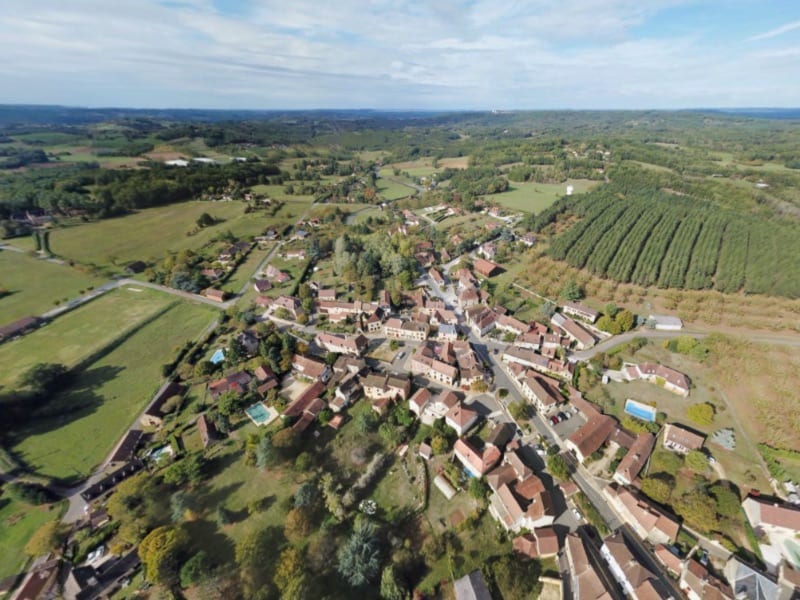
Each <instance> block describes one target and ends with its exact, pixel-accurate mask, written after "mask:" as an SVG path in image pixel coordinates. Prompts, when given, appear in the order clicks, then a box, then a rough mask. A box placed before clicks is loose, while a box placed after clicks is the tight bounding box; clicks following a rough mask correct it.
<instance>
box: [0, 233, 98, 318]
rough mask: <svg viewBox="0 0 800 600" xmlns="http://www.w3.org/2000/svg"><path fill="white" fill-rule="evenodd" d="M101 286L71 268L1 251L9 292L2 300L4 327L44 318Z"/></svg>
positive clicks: (3, 283)
mask: <svg viewBox="0 0 800 600" xmlns="http://www.w3.org/2000/svg"><path fill="white" fill-rule="evenodd" d="M13 242H14V241H13V240H12V243H13ZM100 283H102V280H101V279H97V278H96V277H92V276H91V275H87V274H84V273H81V272H80V271H77V270H76V269H73V268H70V267H68V266H62V265H57V264H54V263H51V262H48V261H46V260H40V259H38V258H33V257H32V256H28V255H27V254H22V253H20V252H11V251H9V250H4V251H0V288H4V289H6V290H8V292H9V295H7V296H3V297H2V298H0V324H3V325H5V324H7V323H10V322H11V321H15V320H16V319H19V318H21V317H27V316H30V315H37V314H41V313H43V312H45V311H47V310H49V309H51V308H53V306H54V305H55V301H56V300H63V299H64V298H74V297H75V296H78V295H80V292H81V291H85V290H86V289H87V288H88V287H90V286H96V285H98V284H100Z"/></svg>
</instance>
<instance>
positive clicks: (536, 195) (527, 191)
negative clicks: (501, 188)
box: [487, 179, 597, 213]
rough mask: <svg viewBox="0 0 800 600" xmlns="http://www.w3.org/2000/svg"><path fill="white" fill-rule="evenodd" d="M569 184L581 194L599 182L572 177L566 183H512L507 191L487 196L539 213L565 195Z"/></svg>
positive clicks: (500, 202) (514, 206)
mask: <svg viewBox="0 0 800 600" xmlns="http://www.w3.org/2000/svg"><path fill="white" fill-rule="evenodd" d="M568 185H571V186H573V187H574V188H575V191H574V192H573V193H575V194H580V193H583V192H585V191H587V190H589V189H590V188H592V187H593V186H594V185H597V182H596V181H590V180H588V179H571V180H569V181H567V182H566V183H511V185H510V187H509V188H508V191H507V192H503V193H501V194H491V195H489V196H487V198H489V199H490V200H492V201H494V202H497V203H498V204H500V205H501V206H505V207H506V208H510V209H511V210H521V211H523V212H533V213H538V212H539V211H542V210H544V209H545V208H547V207H548V206H550V205H551V204H552V203H553V202H555V201H556V200H558V199H559V198H561V197H562V196H564V195H565V194H566V193H567V186H568Z"/></svg>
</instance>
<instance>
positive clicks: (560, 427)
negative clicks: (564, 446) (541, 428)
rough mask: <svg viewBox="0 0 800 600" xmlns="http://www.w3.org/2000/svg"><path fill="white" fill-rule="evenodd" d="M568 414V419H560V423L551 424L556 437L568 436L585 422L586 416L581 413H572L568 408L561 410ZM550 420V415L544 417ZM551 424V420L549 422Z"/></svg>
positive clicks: (565, 437)
mask: <svg viewBox="0 0 800 600" xmlns="http://www.w3.org/2000/svg"><path fill="white" fill-rule="evenodd" d="M563 412H564V413H566V414H567V415H568V416H569V419H566V420H562V421H561V422H560V423H558V424H556V425H553V429H555V431H556V433H557V434H558V437H560V438H561V439H562V440H565V439H567V438H569V437H570V436H571V435H572V434H573V433H575V432H576V431H578V429H580V428H581V427H583V425H584V424H585V423H586V417H584V416H583V415H582V414H581V413H578V414H573V413H572V412H571V411H570V410H569V409H568V408H565V409H564V410H563ZM544 418H545V419H547V420H548V422H550V417H544ZM550 424H551V425H552V422H550Z"/></svg>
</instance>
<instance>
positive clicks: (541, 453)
mask: <svg viewBox="0 0 800 600" xmlns="http://www.w3.org/2000/svg"><path fill="white" fill-rule="evenodd" d="M533 449H534V450H536V454H538V455H539V456H547V451H546V450H545V449H544V448H542V447H541V446H539V445H536V446H534V447H533Z"/></svg>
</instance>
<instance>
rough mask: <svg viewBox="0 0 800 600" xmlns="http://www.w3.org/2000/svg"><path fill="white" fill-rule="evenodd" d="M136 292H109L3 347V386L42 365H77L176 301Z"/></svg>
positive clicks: (0, 352)
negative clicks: (47, 363)
mask: <svg viewBox="0 0 800 600" xmlns="http://www.w3.org/2000/svg"><path fill="white" fill-rule="evenodd" d="M60 268H62V269H63V268H64V267H60ZM133 289H138V288H133ZM133 289H132V288H123V289H119V290H114V291H111V292H108V293H107V294H105V295H103V296H101V297H99V298H97V299H96V300H92V301H91V302H89V303H88V304H85V305H84V306H82V307H80V308H77V309H75V310H74V311H72V312H69V313H67V314H65V315H62V316H61V317H59V318H57V319H56V320H55V321H53V322H52V323H49V324H48V325H46V326H44V327H42V328H40V329H38V330H37V331H34V332H32V333H30V334H28V335H26V336H24V337H21V338H20V339H18V340H13V341H10V342H6V343H5V344H2V345H0V362H2V364H3V370H2V373H0V386H2V387H6V386H12V385H13V384H14V383H15V382H16V380H17V378H18V377H19V376H20V375H22V374H23V373H24V372H25V371H27V370H28V369H29V368H31V367H32V366H33V365H35V364H37V363H40V362H49V363H61V364H64V365H66V366H68V367H72V366H75V365H76V364H78V363H79V362H80V361H81V360H83V359H84V358H86V357H87V356H89V355H91V354H92V353H94V352H97V351H98V350H100V349H101V348H103V347H104V346H105V345H106V344H108V343H110V342H111V341H113V340H114V339H116V338H117V337H118V336H119V335H120V334H121V333H122V332H124V331H127V330H128V329H129V328H131V327H133V326H135V325H136V324H138V323H141V322H143V321H145V320H147V319H148V318H149V317H151V316H153V315H155V314H157V313H159V312H160V311H163V310H164V309H166V308H167V307H168V306H169V305H170V304H172V303H174V302H175V299H174V298H173V297H172V296H168V295H167V294H162V293H160V292H157V291H154V290H142V291H139V292H136V291H133ZM112 324H113V326H111V325H112Z"/></svg>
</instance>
